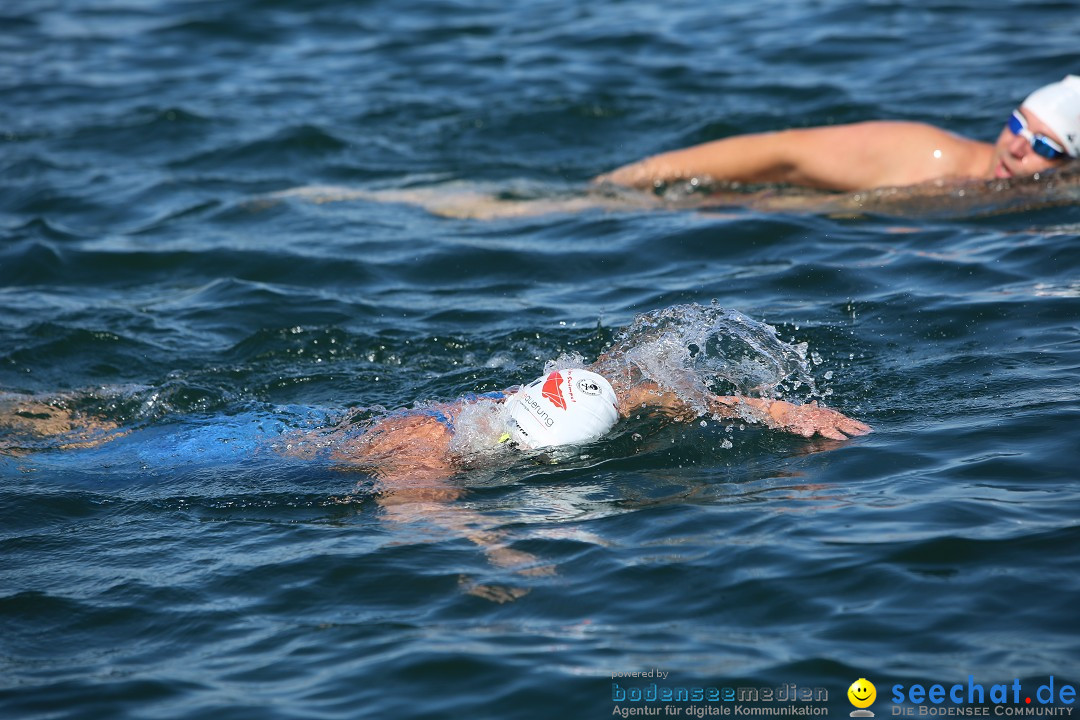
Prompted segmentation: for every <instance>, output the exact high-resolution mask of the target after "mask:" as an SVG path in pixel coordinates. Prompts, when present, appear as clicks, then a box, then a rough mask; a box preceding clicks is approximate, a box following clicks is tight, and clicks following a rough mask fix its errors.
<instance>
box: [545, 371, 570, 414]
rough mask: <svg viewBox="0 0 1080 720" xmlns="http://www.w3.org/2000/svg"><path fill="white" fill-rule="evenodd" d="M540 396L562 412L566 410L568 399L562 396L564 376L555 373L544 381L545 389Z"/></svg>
mask: <svg viewBox="0 0 1080 720" xmlns="http://www.w3.org/2000/svg"><path fill="white" fill-rule="evenodd" d="M540 394H541V395H543V396H544V397H545V398H547V399H548V400H550V401H551V404H552V405H554V406H555V407H557V408H560V409H561V410H565V409H566V398H565V397H563V394H562V375H561V374H559V373H557V372H553V373H551V374H550V375H548V376H547V380H545V381H544V389H543V390H541V391H540Z"/></svg>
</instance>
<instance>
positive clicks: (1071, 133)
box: [1020, 75, 1080, 157]
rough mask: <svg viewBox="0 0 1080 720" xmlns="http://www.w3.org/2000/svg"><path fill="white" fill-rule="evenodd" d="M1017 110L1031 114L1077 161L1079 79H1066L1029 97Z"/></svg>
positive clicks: (1079, 120) (1079, 118)
mask: <svg viewBox="0 0 1080 720" xmlns="http://www.w3.org/2000/svg"><path fill="white" fill-rule="evenodd" d="M1020 107H1022V108H1025V109H1027V110H1030V111H1031V112H1033V113H1035V114H1036V115H1038V116H1039V119H1040V120H1042V121H1043V122H1044V123H1046V126H1047V127H1049V128H1050V129H1051V130H1053V131H1054V134H1055V135H1057V136H1058V137H1059V138H1061V142H1062V144H1063V145H1064V146H1065V151H1066V152H1067V153H1069V155H1070V156H1072V157H1080V76H1077V75H1066V76H1065V79H1064V80H1062V81H1061V82H1056V83H1050V84H1049V85H1045V86H1043V87H1041V88H1039V89H1038V90H1036V91H1035V92H1033V93H1031V94H1030V95H1028V97H1027V100H1025V101H1024V102H1023V103H1021V104H1020Z"/></svg>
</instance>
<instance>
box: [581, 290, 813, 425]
mask: <svg viewBox="0 0 1080 720" xmlns="http://www.w3.org/2000/svg"><path fill="white" fill-rule="evenodd" d="M601 362H602V363H603V364H604V365H605V366H607V367H609V368H610V369H611V370H612V371H614V372H620V371H623V372H629V373H631V374H638V373H639V374H640V375H641V377H642V378H643V379H645V380H652V381H654V382H656V383H658V384H660V385H661V386H663V387H666V388H670V389H671V390H673V391H675V392H676V393H677V394H678V395H679V396H680V397H681V398H682V399H683V400H684V401H686V402H687V403H689V404H690V405H691V407H693V408H695V409H696V410H698V411H699V412H700V413H701V414H702V415H705V414H707V413H708V411H707V407H708V405H707V402H706V399H707V398H708V396H709V395H710V394H712V393H720V394H740V395H752V396H763V397H778V396H779V394H780V393H781V392H784V391H793V390H795V389H796V388H799V387H800V386H803V385H805V386H806V387H807V388H808V389H809V392H810V393H811V394H813V393H814V392H815V388H814V379H813V377H812V376H811V375H810V371H809V366H808V363H807V360H806V343H800V344H798V345H791V344H788V343H785V342H783V341H782V340H780V338H779V337H777V335H776V328H774V327H772V326H771V325H767V324H765V323H762V322H758V321H756V320H754V319H752V318H750V317H747V316H746V315H744V314H742V313H741V312H738V311H737V310H728V309H725V308H722V307H720V306H719V305H717V304H716V303H713V304H712V305H709V306H703V305H697V304H688V305H675V306H673V307H669V308H664V309H662V310H655V311H653V312H649V313H645V314H643V315H639V316H638V317H636V318H635V319H634V322H633V323H632V324H631V325H630V326H629V327H627V328H626V329H625V330H623V331H622V332H621V333H619V334H618V335H617V336H616V339H615V342H614V344H613V345H612V347H611V349H610V350H608V351H607V352H606V353H605V355H604V357H603V358H601Z"/></svg>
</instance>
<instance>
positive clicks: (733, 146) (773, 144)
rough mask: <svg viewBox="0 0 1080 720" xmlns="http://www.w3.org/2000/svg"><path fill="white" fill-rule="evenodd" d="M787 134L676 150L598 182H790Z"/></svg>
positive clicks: (637, 185) (741, 137) (644, 184)
mask: <svg viewBox="0 0 1080 720" xmlns="http://www.w3.org/2000/svg"><path fill="white" fill-rule="evenodd" d="M783 135H784V134H783V133H760V134H754V135H738V136H735V137H730V138H724V139H722V140H714V141H712V142H707V143H702V144H701V145H695V146H693V147H688V148H683V149H681V150H673V151H671V152H666V153H661V154H659V155H653V156H651V157H647V158H645V159H644V160H640V161H638V162H635V163H631V164H629V165H624V166H622V167H620V168H618V169H616V170H614V171H612V172H610V173H608V174H606V175H601V176H600V177H598V178H596V180H597V182H611V183H615V184H616V185H625V186H628V187H635V188H640V189H647V188H651V187H653V186H655V185H657V184H660V183H665V182H675V181H679V180H692V179H695V178H697V179H701V180H723V181H729V182H786V181H788V180H789V177H788V175H789V172H790V167H789V163H788V161H787V160H786V159H785V157H784V150H785V148H784V143H783V142H777V140H778V139H779V138H782V137H783Z"/></svg>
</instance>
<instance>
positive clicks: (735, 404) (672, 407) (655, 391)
mask: <svg viewBox="0 0 1080 720" xmlns="http://www.w3.org/2000/svg"><path fill="white" fill-rule="evenodd" d="M619 398H620V402H619V414H620V415H622V416H623V417H629V416H630V415H632V414H634V413H636V412H639V411H640V410H643V409H653V410H658V411H660V412H662V413H664V414H665V415H668V416H670V417H673V418H675V419H677V420H692V419H693V418H694V417H696V414H697V413H696V412H695V411H694V409H693V408H692V407H690V406H689V405H688V404H687V403H686V402H684V401H683V400H682V398H680V397H679V396H678V395H676V394H675V393H673V392H671V391H669V390H665V389H663V388H661V387H660V386H659V385H657V384H656V383H653V382H639V383H637V384H636V385H634V386H633V387H630V388H626V389H624V390H623V391H622V392H621V393H620V395H619ZM708 404H709V411H710V412H712V413H713V414H714V415H716V416H719V417H724V418H733V419H741V420H746V421H748V422H759V423H763V424H764V425H766V426H767V427H770V428H774V429H776V430H783V431H785V432H790V433H794V434H796V435H802V436H803V437H813V436H814V435H821V436H822V437H826V438H831V439H833V440H845V439H847V437H849V436H855V435H865V434H866V433H868V432H870V426H869V425H867V424H865V423H862V422H859V421H858V420H854V419H852V418H849V417H848V416H846V415H844V414H843V413H839V412H837V411H836V410H830V409H829V408H826V407H821V406H820V405H818V404H817V402H812V403H810V404H807V405H795V404H793V403H789V402H787V401H785V400H769V399H766V398H751V397H742V396H737V395H724V396H721V395H714V396H712V397H711V398H710V399H709V403H708Z"/></svg>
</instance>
